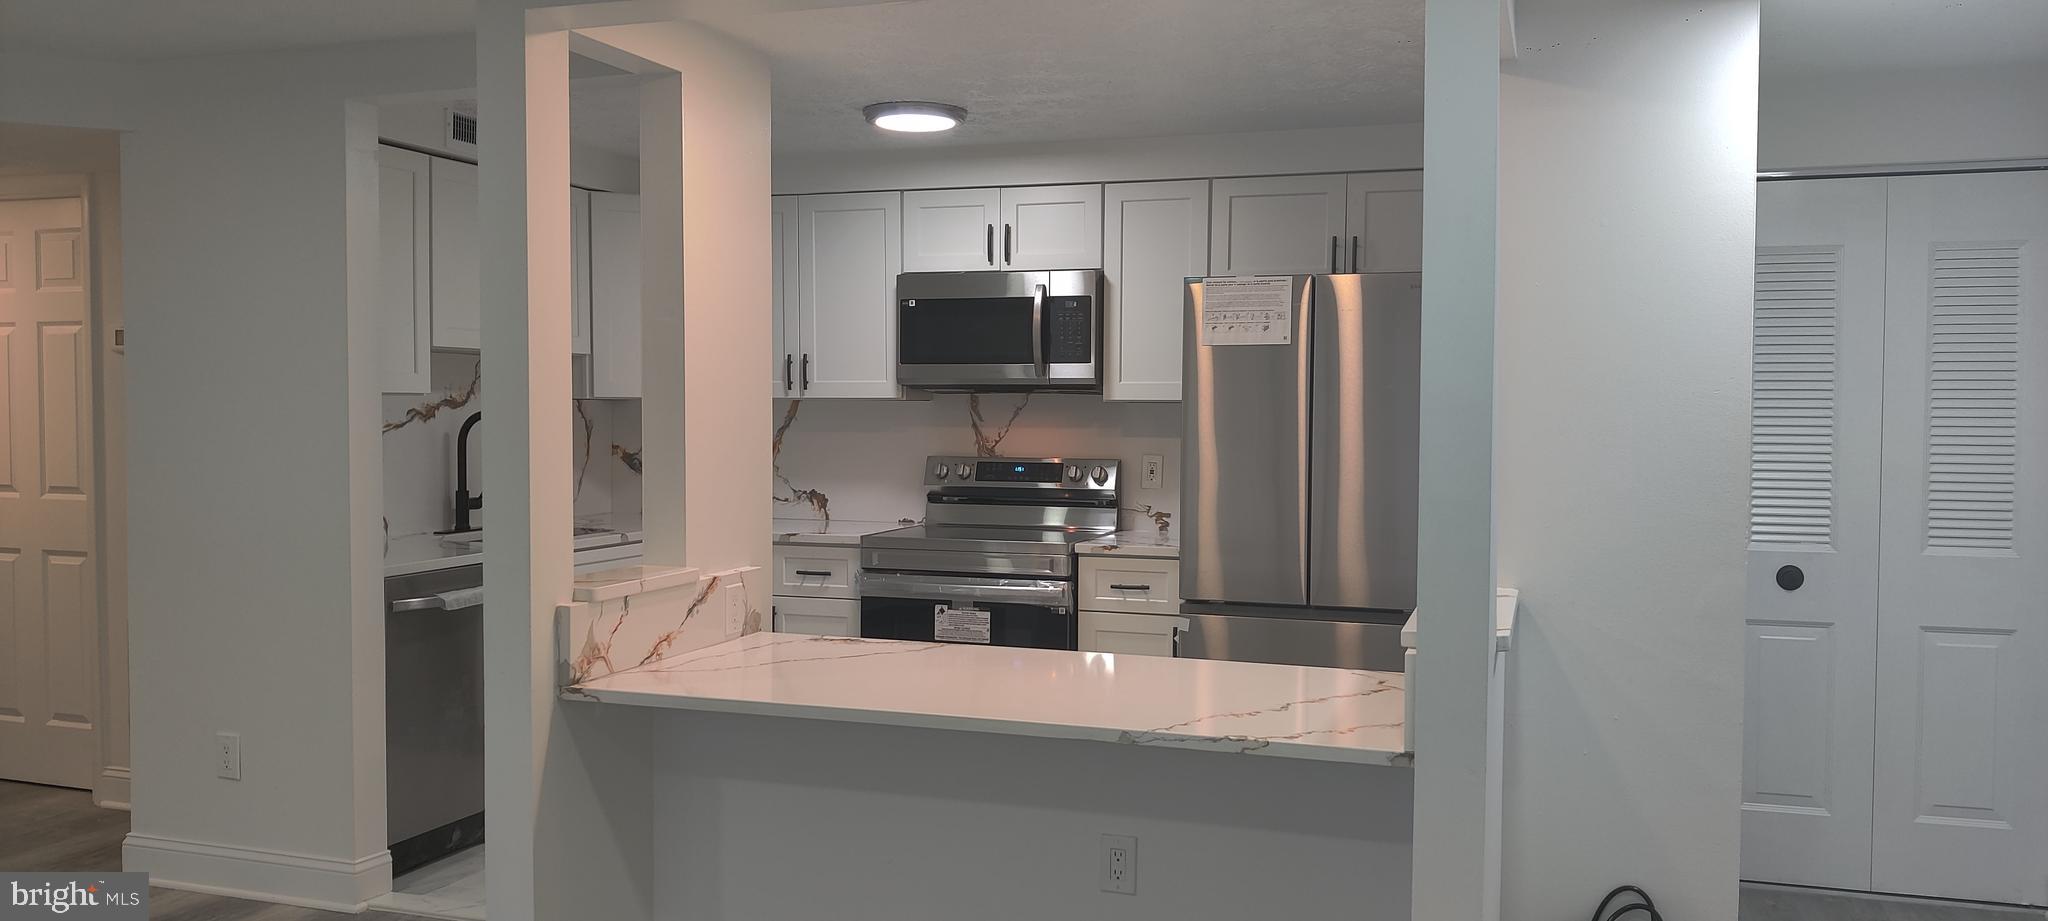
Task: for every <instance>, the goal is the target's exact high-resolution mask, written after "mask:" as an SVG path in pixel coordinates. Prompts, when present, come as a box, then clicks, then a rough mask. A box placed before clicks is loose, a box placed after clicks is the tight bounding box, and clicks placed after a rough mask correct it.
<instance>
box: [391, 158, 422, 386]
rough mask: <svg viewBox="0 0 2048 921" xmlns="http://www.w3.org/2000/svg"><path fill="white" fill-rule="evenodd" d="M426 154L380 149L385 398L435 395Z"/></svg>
mask: <svg viewBox="0 0 2048 921" xmlns="http://www.w3.org/2000/svg"><path fill="white" fill-rule="evenodd" d="M430 169H431V163H430V160H429V158H428V157H427V155H426V154H423V153H419V152H417V151H412V150H404V149H401V148H397V147H379V148H377V247H378V248H377V272H378V277H379V282H378V288H377V294H378V298H377V307H378V310H377V343H378V349H379V357H380V364H381V368H382V374H381V378H382V380H383V387H384V392H385V393H426V392H427V391H430V390H432V389H434V384H433V381H432V380H431V378H432V377H433V371H432V368H431V367H430V363H431V361H432V360H433V347H434V343H433V336H434V328H433V323H434V319H433V310H432V308H431V305H432V304H433V285H432V277H433V272H432V266H431V263H430V262H429V260H430V259H431V258H432V256H431V252H430V250H429V247H428V236H429V235H430V234H431V233H432V232H433V231H432V220H431V217H430V211H429V209H430V208H431V207H432V202H431V200H430V194H431V193H429V192H428V184H429V182H430V179H429V176H428V174H429V171H430Z"/></svg>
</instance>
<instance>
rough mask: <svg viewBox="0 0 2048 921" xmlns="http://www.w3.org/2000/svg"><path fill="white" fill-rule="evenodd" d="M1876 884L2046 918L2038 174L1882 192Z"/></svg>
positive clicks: (2047, 451) (2044, 428)
mask: <svg viewBox="0 0 2048 921" xmlns="http://www.w3.org/2000/svg"><path fill="white" fill-rule="evenodd" d="M1889 182H1890V189H1889V191H1890V196H1889V198H1888V200H1887V214H1888V220H1887V223H1886V231H1887V232H1886V242H1887V246H1888V248H1889V252H1890V258H1889V259H1888V260H1887V266H1886V269H1887V276H1886V283H1885V318H1886V319H1885V337H1884V349H1885V371H1884V375H1885V382H1884V472H1883V486H1882V492H1883V498H1882V509H1883V510H1882V513H1881V515H1880V517H1881V520H1882V522H1883V533H1882V535H1881V538H1880V539H1881V541H1882V543H1883V549H1882V554H1881V558H1880V561H1879V566H1878V604H1879V609H1878V637H1877V674H1878V675H1879V676H1880V680H1879V682H1878V685H1877V721H1876V726H1877V744H1876V749H1875V750H1876V754H1877V772H1876V781H1875V783H1876V798H1875V805H1874V823H1875V826H1876V828H1875V835H1874V848H1873V853H1872V856H1871V884H1872V886H1873V887H1874V888H1876V889H1879V890H1882V891H1889V892H1906V893H1912V894H1916V895H1929V896H1939V897H1943V898H1958V899H1973V900H1980V901H1987V902H2014V903H2024V904H2031V905H2041V904H2044V903H2048V770H2044V766H2048V173H2039V172H2012V173H1983V174H1977V175H1953V176H1915V177H1907V178H1897V179H1892V180H1889Z"/></svg>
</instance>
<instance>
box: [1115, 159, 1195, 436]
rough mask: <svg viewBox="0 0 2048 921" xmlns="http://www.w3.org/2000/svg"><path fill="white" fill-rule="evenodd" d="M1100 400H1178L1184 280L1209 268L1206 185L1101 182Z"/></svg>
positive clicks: (1187, 182)
mask: <svg viewBox="0 0 2048 921" xmlns="http://www.w3.org/2000/svg"><path fill="white" fill-rule="evenodd" d="M1103 198H1104V208H1103V221H1102V225H1103V226H1102V268H1103V282H1104V284H1103V298H1102V301H1103V308H1104V313H1103V318H1102V356H1103V362H1104V368H1103V372H1102V398H1103V399H1105V400H1178V399H1180V398H1181V390H1180V380H1181V378H1180V358H1181V327H1182V324H1183V322H1184V321H1183V318H1182V316H1181V312H1182V309H1183V307H1182V304H1183V298H1184V295H1185V293H1186V291H1187V283H1186V282H1187V279H1188V278H1190V277H1196V278H1199V277H1201V276H1203V275H1207V274H1208V273H1209V183H1208V181H1207V180H1202V179H1195V180H1190V181H1186V182H1130V183H1121V184H1116V185H1108V186H1104V187H1103Z"/></svg>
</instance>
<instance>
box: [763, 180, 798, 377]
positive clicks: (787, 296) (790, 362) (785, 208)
mask: <svg viewBox="0 0 2048 921" xmlns="http://www.w3.org/2000/svg"><path fill="white" fill-rule="evenodd" d="M796 212H797V200H796V196H793V195H778V196H775V199H774V217H773V219H772V220H771V221H770V222H769V227H770V231H769V233H770V239H771V241H772V245H773V247H774V250H775V269H774V271H775V281H774V284H773V290H774V298H773V301H774V304H773V306H772V307H771V308H770V309H771V310H772V312H773V317H772V320H771V329H772V332H771V333H770V334H769V337H768V395H769V396H770V397H773V398H781V397H788V396H795V395H796V394H795V390H796V353H797V352H798V351H799V350H800V346H799V345H798V343H797V339H796V305H797V298H796V291H797V286H798V284H799V281H798V278H797V267H798V265H799V264H800V263H799V262H798V261H797V252H796V223H797V216H796Z"/></svg>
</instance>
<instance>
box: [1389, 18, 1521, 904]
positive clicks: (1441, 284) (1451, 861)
mask: <svg viewBox="0 0 2048 921" xmlns="http://www.w3.org/2000/svg"><path fill="white" fill-rule="evenodd" d="M1427 20H1428V21H1427V23H1426V29H1425V31H1426V33H1427V39H1426V41H1427V43H1428V54H1427V55H1426V56H1425V58H1424V64H1423V68H1424V72H1423V98H1424V108H1425V109H1427V110H1428V112H1429V117H1428V118H1427V119H1425V120H1424V122H1423V127H1422V130H1423V153H1422V159H1423V174H1424V175H1425V176H1427V177H1428V181H1427V182H1426V183H1425V184H1424V188H1423V222H1422V225H1423V240H1422V243H1423V246H1422V248H1423V288H1422V307H1423V310H1422V443H1421V456H1422V477H1421V482H1420V486H1419V488H1420V501H1421V508H1420V513H1421V514H1420V518H1421V522H1420V524H1421V546H1420V561H1419V571H1418V579H1419V582H1418V585H1417V590H1418V591H1417V595H1418V597H1417V610H1418V612H1419V613H1418V615H1417V624H1416V639H1417V645H1416V652H1415V655H1416V660H1417V662H1416V667H1415V672H1416V687H1413V688H1410V689H1409V691H1410V693H1412V694H1414V695H1415V708H1414V721H1415V733H1414V736H1415V854H1414V861H1415V862H1414V871H1413V899H1414V902H1413V915H1414V917H1416V918H1418V919H1431V921H1437V919H1442V921H1470V919H1480V921H1492V919H1493V918H1497V917H1498V905H1497V904H1494V900H1493V899H1490V898H1488V897H1487V895H1486V893H1485V888H1486V887H1485V885H1484V884H1483V881H1484V880H1486V877H1487V872H1486V867H1487V861H1486V802H1487V798H1486V792H1485V791H1486V737H1487V733H1486V689H1487V675H1488V673H1489V671H1490V670H1491V668H1492V655H1493V593H1494V561H1493V360H1494V356H1493V332H1494V305H1495V266H1494V254H1495V239H1496V230H1495V221H1496V205H1497V202H1496V193H1495V190H1496V188H1497V184H1498V164H1499V144H1498V139H1499V129H1498V118H1499V111H1500V105H1499V103H1500V77H1499V74H1500V57H1499V51H1500V5H1499V3H1498V0H1429V5H1428V12H1427ZM1489 910H1491V911H1492V912H1493V914H1491V915H1489V914H1488V911H1489Z"/></svg>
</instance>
